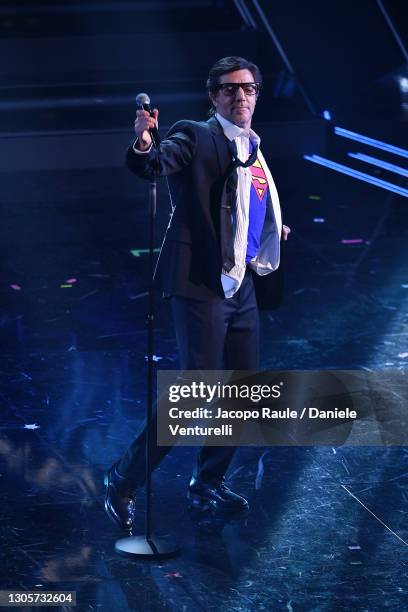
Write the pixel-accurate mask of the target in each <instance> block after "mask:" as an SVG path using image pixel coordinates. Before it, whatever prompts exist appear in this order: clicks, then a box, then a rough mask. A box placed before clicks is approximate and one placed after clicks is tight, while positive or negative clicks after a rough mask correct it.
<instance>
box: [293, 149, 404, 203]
mask: <svg viewBox="0 0 408 612" xmlns="http://www.w3.org/2000/svg"><path fill="white" fill-rule="evenodd" d="M303 157H304V159H307V160H308V161H311V162H314V163H315V164H319V165H320V166H325V167H326V168H330V169H331V170H336V171H337V172H341V173H342V174H347V175H348V176H351V177H353V178H356V179H359V180H360V181H365V182H366V183H371V185H375V186H376V187H381V188H382V189H387V190H388V191H393V192H394V193H398V195H402V196H404V197H405V198H408V189H404V188H403V187H398V185H394V183H389V182H388V181H383V180H382V179H379V178H375V177H374V176H370V175H369V174H365V173H364V172H360V171H359V170H353V168H349V167H348V166H344V165H343V164H338V163H337V162H334V161H332V160H330V159H326V158H325V157H320V155H304V156H303Z"/></svg>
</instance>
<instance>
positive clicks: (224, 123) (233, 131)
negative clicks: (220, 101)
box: [215, 113, 261, 146]
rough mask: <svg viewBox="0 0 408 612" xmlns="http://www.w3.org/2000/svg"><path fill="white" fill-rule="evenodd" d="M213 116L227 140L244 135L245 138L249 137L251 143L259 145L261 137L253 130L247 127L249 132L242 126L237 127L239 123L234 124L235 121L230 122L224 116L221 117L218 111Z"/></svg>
mask: <svg viewBox="0 0 408 612" xmlns="http://www.w3.org/2000/svg"><path fill="white" fill-rule="evenodd" d="M215 118H216V119H217V121H218V122H219V123H220V125H221V127H222V130H223V132H224V134H225V136H226V137H227V138H228V140H234V139H235V138H238V136H246V137H247V138H248V137H249V139H250V141H251V142H252V143H253V144H255V145H258V146H259V143H260V142H261V139H260V138H259V136H258V134H257V133H256V132H254V130H252V129H251V128H250V129H249V132H246V131H245V130H244V129H243V128H241V127H239V125H235V123H232V122H231V121H229V120H228V119H225V117H223V116H222V115H220V114H219V113H215Z"/></svg>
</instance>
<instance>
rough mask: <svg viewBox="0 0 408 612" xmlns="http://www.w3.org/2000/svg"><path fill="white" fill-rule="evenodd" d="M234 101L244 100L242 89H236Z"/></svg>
mask: <svg viewBox="0 0 408 612" xmlns="http://www.w3.org/2000/svg"><path fill="white" fill-rule="evenodd" d="M235 100H245V94H244V90H243V89H242V87H241V86H240V87H238V89H237V93H236V94H235Z"/></svg>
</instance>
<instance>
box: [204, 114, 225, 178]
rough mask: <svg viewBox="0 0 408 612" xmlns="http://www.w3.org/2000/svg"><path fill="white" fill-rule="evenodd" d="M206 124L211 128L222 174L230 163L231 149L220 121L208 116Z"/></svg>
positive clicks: (222, 174)
mask: <svg viewBox="0 0 408 612" xmlns="http://www.w3.org/2000/svg"><path fill="white" fill-rule="evenodd" d="M207 125H208V127H209V128H210V130H211V134H212V138H213V141H214V145H215V149H216V152H217V160H218V166H219V170H220V174H221V176H224V175H225V174H226V172H227V170H228V167H229V165H230V163H231V151H230V148H229V146H228V145H229V141H228V138H227V137H226V136H225V134H224V132H223V130H222V127H221V125H220V123H219V122H218V121H217V119H216V118H215V117H210V118H209V119H208V121H207Z"/></svg>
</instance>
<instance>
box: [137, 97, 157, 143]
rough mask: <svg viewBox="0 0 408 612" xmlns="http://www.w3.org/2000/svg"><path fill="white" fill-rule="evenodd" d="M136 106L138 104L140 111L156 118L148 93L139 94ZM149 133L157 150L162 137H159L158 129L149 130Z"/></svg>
mask: <svg viewBox="0 0 408 612" xmlns="http://www.w3.org/2000/svg"><path fill="white" fill-rule="evenodd" d="M136 104H137V108H138V109H140V110H145V111H147V112H148V113H149V114H150V116H151V117H154V115H153V111H152V109H151V107H150V98H149V96H148V95H147V93H140V94H138V95H137V96H136ZM149 133H150V136H151V137H152V141H153V144H154V146H155V147H156V149H157V148H158V147H159V145H160V136H159V132H158V129H157V128H155V127H154V128H152V129H151V130H149Z"/></svg>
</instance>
